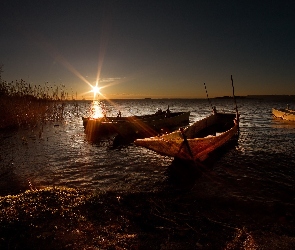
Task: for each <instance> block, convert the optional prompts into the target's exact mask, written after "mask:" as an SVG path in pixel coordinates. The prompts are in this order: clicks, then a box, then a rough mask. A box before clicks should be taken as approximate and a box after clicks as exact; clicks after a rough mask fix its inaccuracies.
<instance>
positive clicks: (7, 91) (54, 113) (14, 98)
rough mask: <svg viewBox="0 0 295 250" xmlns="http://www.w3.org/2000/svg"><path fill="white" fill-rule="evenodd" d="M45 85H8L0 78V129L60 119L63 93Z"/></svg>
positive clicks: (56, 87)
mask: <svg viewBox="0 0 295 250" xmlns="http://www.w3.org/2000/svg"><path fill="white" fill-rule="evenodd" d="M47 84H48V83H45V84H44V86H41V85H32V84H30V83H27V82H26V81H24V80H23V79H21V80H20V81H12V82H9V83H8V82H6V81H2V80H1V77H0V114H1V116H0V129H4V128H11V127H23V126H29V127H31V126H36V125H37V124H40V123H44V122H46V121H59V120H63V112H64V105H65V104H64V101H65V100H66V93H65V91H64V90H62V89H61V88H59V87H58V86H54V87H50V86H48V85H47ZM63 87H64V86H63ZM59 90H60V92H59Z"/></svg>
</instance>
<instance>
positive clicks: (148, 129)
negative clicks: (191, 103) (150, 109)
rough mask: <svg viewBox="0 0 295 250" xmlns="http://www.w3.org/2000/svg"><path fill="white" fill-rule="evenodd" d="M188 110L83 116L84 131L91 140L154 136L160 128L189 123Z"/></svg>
mask: <svg viewBox="0 0 295 250" xmlns="http://www.w3.org/2000/svg"><path fill="white" fill-rule="evenodd" d="M189 115H190V112H169V113H166V112H158V113H155V114H151V115H143V116H129V117H102V118H97V119H92V118H85V117H83V118H82V119H83V126H84V129H85V133H86V134H87V135H88V137H89V138H90V139H91V140H95V139H96V138H97V137H102V136H109V135H115V134H119V135H120V136H121V137H123V138H127V137H128V139H130V138H138V137H140V136H155V135H157V134H158V133H159V132H161V130H162V129H164V130H165V129H171V128H172V127H179V126H181V125H187V124H188V123H189Z"/></svg>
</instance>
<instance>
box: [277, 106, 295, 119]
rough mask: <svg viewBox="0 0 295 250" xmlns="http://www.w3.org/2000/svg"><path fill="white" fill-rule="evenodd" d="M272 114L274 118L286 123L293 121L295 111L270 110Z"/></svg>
mask: <svg viewBox="0 0 295 250" xmlns="http://www.w3.org/2000/svg"><path fill="white" fill-rule="evenodd" d="M272 114H273V116H274V117H276V118H280V119H283V120H286V121H295V110H291V109H274V108H273V109H272Z"/></svg>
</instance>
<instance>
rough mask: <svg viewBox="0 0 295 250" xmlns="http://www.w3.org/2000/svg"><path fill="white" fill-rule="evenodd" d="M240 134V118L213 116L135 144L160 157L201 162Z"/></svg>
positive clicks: (137, 141)
mask: <svg viewBox="0 0 295 250" xmlns="http://www.w3.org/2000/svg"><path fill="white" fill-rule="evenodd" d="M238 132H239V114H238V112H237V113H236V114H226V113H218V112H216V111H215V112H214V113H213V114H212V115H210V116H208V117H206V118H204V119H202V120H199V121H196V122H195V123H193V124H192V125H190V126H188V127H186V128H185V129H183V130H182V129H180V130H178V131H174V132H172V133H169V134H165V135H162V136H155V137H150V138H144V139H137V140H135V141H134V143H135V144H136V145H137V146H142V147H145V148H148V149H151V150H153V151H155V152H157V153H159V154H161V155H165V156H171V157H174V158H176V159H181V160H190V161H204V160H206V159H207V158H208V156H209V154H210V153H211V152H213V151H214V150H216V149H217V148H219V147H221V146H223V145H224V144H226V143H227V142H229V141H230V140H231V139H232V138H233V137H234V136H235V135H237V134H238Z"/></svg>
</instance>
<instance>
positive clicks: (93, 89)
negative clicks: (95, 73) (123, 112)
mask: <svg viewBox="0 0 295 250" xmlns="http://www.w3.org/2000/svg"><path fill="white" fill-rule="evenodd" d="M99 90H100V88H99V87H97V86H93V87H92V92H93V93H94V94H100V92H99Z"/></svg>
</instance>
